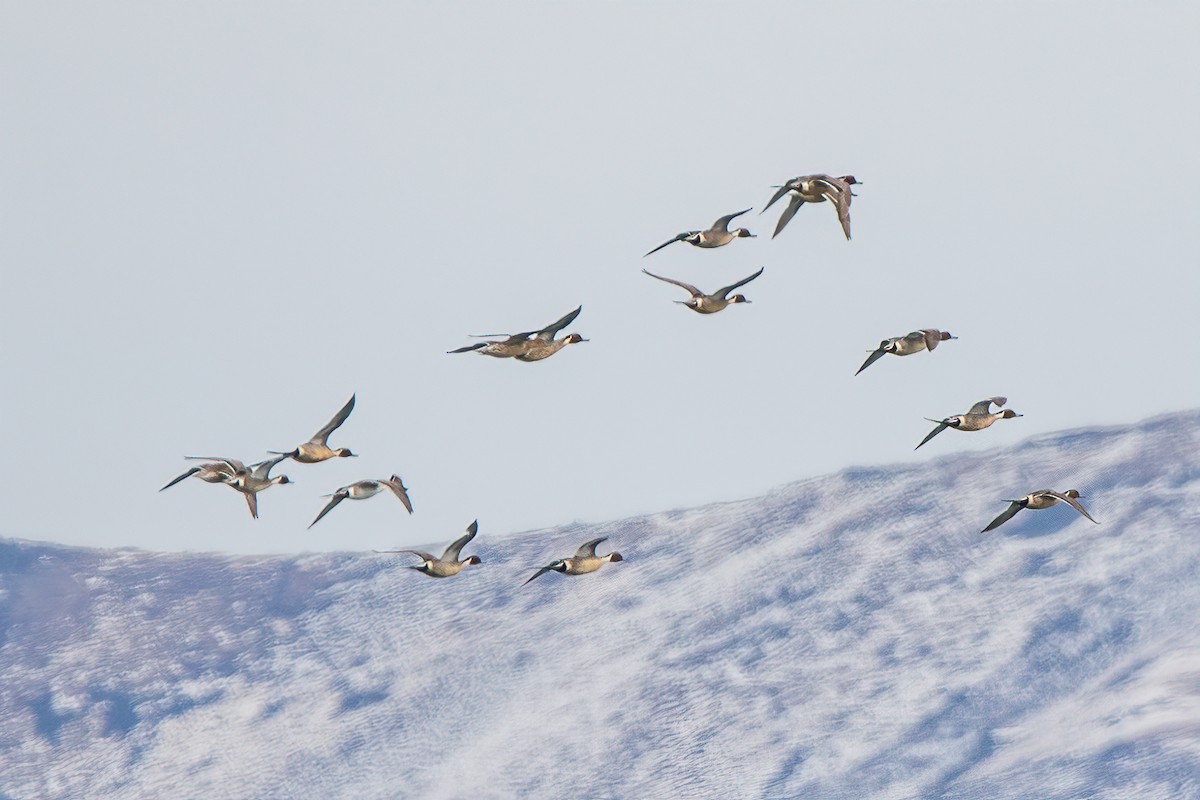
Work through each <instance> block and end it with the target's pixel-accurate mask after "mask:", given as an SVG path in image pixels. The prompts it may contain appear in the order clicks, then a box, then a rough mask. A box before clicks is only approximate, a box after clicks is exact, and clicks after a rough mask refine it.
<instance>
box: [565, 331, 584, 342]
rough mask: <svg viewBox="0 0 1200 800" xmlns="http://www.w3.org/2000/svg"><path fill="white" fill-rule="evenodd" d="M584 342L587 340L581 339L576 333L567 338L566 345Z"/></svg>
mask: <svg viewBox="0 0 1200 800" xmlns="http://www.w3.org/2000/svg"><path fill="white" fill-rule="evenodd" d="M586 341H587V339H585V338H583V337H582V336H580V335H579V334H578V333H572V334H571V335H570V336H568V337H567V344H578V343H579V342H586Z"/></svg>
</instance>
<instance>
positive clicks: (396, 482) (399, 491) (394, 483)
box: [383, 475, 413, 514]
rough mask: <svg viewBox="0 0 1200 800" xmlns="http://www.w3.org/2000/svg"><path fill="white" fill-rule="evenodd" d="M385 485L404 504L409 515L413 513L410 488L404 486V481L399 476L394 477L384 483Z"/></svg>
mask: <svg viewBox="0 0 1200 800" xmlns="http://www.w3.org/2000/svg"><path fill="white" fill-rule="evenodd" d="M383 485H384V486H386V487H388V488H389V489H391V490H392V494H394V495H396V497H397V499H399V500H400V502H401V503H403V504H404V507H405V508H406V509H407V510H408V513H410V514H411V513H413V510H412V501H411V500H409V499H408V487H407V486H405V485H404V481H402V480H400V476H399V475H393V476H392V477H390V478H388V479H387V480H386V481H383Z"/></svg>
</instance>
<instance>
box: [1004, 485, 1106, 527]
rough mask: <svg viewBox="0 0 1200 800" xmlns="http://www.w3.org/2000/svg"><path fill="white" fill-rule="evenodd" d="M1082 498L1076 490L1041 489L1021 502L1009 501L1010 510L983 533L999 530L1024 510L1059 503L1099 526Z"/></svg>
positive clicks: (1048, 506) (1047, 506) (1037, 508)
mask: <svg viewBox="0 0 1200 800" xmlns="http://www.w3.org/2000/svg"><path fill="white" fill-rule="evenodd" d="M1081 496H1082V495H1080V494H1079V492H1078V491H1077V490H1075V489H1067V490H1066V491H1065V492H1055V491H1053V490H1051V489H1039V490H1038V491H1036V492H1030V493H1029V494H1027V495H1025V496H1024V497H1022V498H1021V499H1020V500H1009V501H1008V502H1009V506H1008V508H1007V509H1005V510H1004V512H1003V513H1002V514H1000V516H998V517H996V518H995V519H994V520H992V521H991V523H989V524H988V526H987V527H986V528H984V529H983V531H982V532H983V533H987V532H988V531H990V530H994V529H995V528H999V527H1000V526H1001V525H1003V524H1004V523H1006V522H1008V521H1009V520H1010V519H1012V518H1013V517H1014V516H1016V514H1017V512H1018V511H1020V510H1021V509H1023V508H1029V509H1034V510H1040V509H1043V508H1050V507H1051V506H1056V505H1058V504H1059V503H1066V504H1067V505H1069V506H1070V507H1071V508H1073V509H1075V510H1076V511H1078V512H1079V513H1080V514H1082V515H1083V516H1084V517H1086V518H1087V519H1088V520H1090V521H1092V522H1094V523H1096V524H1097V525H1099V524H1100V523H1098V522H1096V520H1094V519H1092V515H1091V514H1089V513H1088V512H1087V511H1086V510H1084V507H1083V505H1082V504H1080V502H1079V500H1078V499H1077V498H1079V497H1081Z"/></svg>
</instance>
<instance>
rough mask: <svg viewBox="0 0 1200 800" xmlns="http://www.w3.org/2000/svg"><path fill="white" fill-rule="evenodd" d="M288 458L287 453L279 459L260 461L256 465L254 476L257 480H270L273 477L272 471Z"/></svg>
mask: <svg viewBox="0 0 1200 800" xmlns="http://www.w3.org/2000/svg"><path fill="white" fill-rule="evenodd" d="M287 457H288V456H287V454H286V453H285V454H283V455H281V456H279V457H278V458H269V459H267V460H266V461H260V462H258V463H257V464H255V465H254V472H253V473H252V474H253V475H254V477H256V478H262V479H263V480H264V481H265V480H268V479H270V477H271V469H272V468H273V467H274V466H275V465H276V464H278V463H279V462H280V461H283V460H284V459H285V458H287Z"/></svg>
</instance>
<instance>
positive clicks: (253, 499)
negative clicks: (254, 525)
mask: <svg viewBox="0 0 1200 800" xmlns="http://www.w3.org/2000/svg"><path fill="white" fill-rule="evenodd" d="M242 494H243V495H244V496H245V498H246V505H248V506H249V507H250V516H252V517H254V518H255V519H258V495H257V494H255V493H254V492H242Z"/></svg>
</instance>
